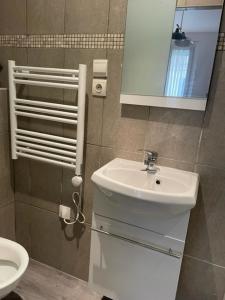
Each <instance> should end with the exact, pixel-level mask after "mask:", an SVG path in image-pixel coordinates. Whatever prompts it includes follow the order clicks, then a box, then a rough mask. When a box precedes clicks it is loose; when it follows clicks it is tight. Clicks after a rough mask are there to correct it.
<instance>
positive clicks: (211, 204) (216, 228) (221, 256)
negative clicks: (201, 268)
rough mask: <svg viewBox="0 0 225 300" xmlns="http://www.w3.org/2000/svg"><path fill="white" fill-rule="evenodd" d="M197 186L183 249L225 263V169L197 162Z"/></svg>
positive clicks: (219, 263)
mask: <svg viewBox="0 0 225 300" xmlns="http://www.w3.org/2000/svg"><path fill="white" fill-rule="evenodd" d="M196 172H198V173H199V174H200V190H199V195H198V200H197V205H196V207H195V208H194V209H193V210H192V213H191V218H190V223H189V229H188V236H187V243H186V247H185V253H186V254H188V255H191V256H194V257H197V258H200V259H203V260H207V261H209V262H212V263H214V264H217V265H221V266H224V267H225V252H224V249H225V240H224V232H225V218H224V211H225V201H224V199H225V171H224V170H219V169H214V168H210V167H207V166H203V165H202V166H201V165H198V166H197V168H196Z"/></svg>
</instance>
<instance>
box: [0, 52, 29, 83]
mask: <svg viewBox="0 0 225 300" xmlns="http://www.w3.org/2000/svg"><path fill="white" fill-rule="evenodd" d="M8 60H15V61H16V63H17V64H18V65H26V64H27V50H26V49H22V48H9V47H6V48H4V47H0V62H1V65H2V66H3V70H2V71H1V72H0V86H2V87H8Z"/></svg>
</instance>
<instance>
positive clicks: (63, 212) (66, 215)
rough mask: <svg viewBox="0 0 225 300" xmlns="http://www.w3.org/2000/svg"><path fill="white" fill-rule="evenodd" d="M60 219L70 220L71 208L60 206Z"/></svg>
mask: <svg viewBox="0 0 225 300" xmlns="http://www.w3.org/2000/svg"><path fill="white" fill-rule="evenodd" d="M59 217H60V218H62V219H66V220H70V218H71V208H70V207H68V206H64V205H59Z"/></svg>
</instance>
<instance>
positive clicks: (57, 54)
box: [28, 49, 64, 103]
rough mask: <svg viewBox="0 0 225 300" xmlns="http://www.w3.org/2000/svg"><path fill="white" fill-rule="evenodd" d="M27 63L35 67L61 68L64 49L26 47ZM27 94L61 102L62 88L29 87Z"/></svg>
mask: <svg viewBox="0 0 225 300" xmlns="http://www.w3.org/2000/svg"><path fill="white" fill-rule="evenodd" d="M28 64H29V65H30V66H36V67H49V68H63V67H64V49H28ZM29 96H32V97H35V98H37V99H42V100H48V101H53V100H54V102H55V101H57V102H59V103H60V102H63V90H62V89H54V88H43V87H29Z"/></svg>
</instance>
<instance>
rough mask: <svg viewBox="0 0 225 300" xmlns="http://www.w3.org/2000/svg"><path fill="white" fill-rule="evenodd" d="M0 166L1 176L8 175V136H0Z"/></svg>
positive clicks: (6, 134) (9, 169)
mask: <svg viewBox="0 0 225 300" xmlns="http://www.w3.org/2000/svg"><path fill="white" fill-rule="evenodd" d="M0 166H1V173H0V178H1V176H6V175H8V176H9V175H10V172H11V166H10V147H9V134H8V133H2V134H0Z"/></svg>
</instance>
